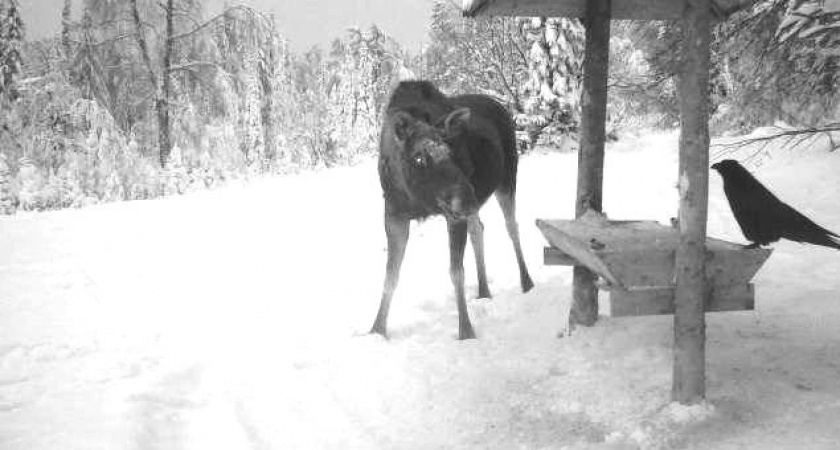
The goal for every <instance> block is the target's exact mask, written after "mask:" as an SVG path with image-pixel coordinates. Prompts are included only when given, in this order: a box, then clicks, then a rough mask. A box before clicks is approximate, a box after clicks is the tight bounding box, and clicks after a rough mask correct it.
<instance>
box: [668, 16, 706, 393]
mask: <svg viewBox="0 0 840 450" xmlns="http://www.w3.org/2000/svg"><path fill="white" fill-rule="evenodd" d="M682 29H683V48H682V51H681V53H682V55H683V61H682V63H681V64H680V67H681V71H680V73H679V75H678V79H677V89H678V96H679V104H680V122H681V124H680V125H681V129H680V144H679V145H680V151H679V153H680V162H679V178H678V180H679V181H678V185H679V191H680V211H679V225H680V238H679V245H678V247H677V252H676V264H675V275H676V281H677V283H676V285H677V286H676V292H675V296H676V298H675V313H674V372H673V380H672V381H673V384H672V390H671V398H672V400H674V401H677V402H680V403H683V404H691V403H697V402H699V401H702V400H703V398H704V397H705V395H706V319H705V315H704V314H703V311H704V305H705V304H706V298H707V296H708V295H709V292H708V289H707V286H706V285H707V283H706V276H705V270H706V269H705V265H706V244H705V243H706V219H707V214H708V201H709V42H710V14H709V0H688V1H687V7H686V10H685V16H684V20H683V21H682Z"/></svg>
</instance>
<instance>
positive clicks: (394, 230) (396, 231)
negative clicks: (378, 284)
mask: <svg viewBox="0 0 840 450" xmlns="http://www.w3.org/2000/svg"><path fill="white" fill-rule="evenodd" d="M409 230H410V228H409V220H408V219H402V218H397V217H393V216H391V215H389V214H387V213H386V214H385V236H386V237H387V239H388V263H387V265H386V266H385V284H384V286H383V287H382V300H381V301H380V303H379V312H378V313H377V314H376V320H375V321H374V322H373V327H372V328H371V329H370V332H371V333H377V334H381V335H382V336H383V337H387V336H388V310H389V309H390V308H391V298H392V297H393V296H394V290H396V289H397V282H398V281H399V278H400V266H401V265H402V261H403V256H405V247H406V245H407V243H408V233H409ZM462 253H463V252H462Z"/></svg>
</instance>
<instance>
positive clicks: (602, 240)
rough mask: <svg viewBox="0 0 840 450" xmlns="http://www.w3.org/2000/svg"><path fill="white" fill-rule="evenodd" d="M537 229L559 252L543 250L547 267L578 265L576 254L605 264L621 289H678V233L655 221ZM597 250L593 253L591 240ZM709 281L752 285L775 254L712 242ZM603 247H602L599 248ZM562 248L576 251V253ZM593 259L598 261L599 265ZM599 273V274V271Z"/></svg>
mask: <svg viewBox="0 0 840 450" xmlns="http://www.w3.org/2000/svg"><path fill="white" fill-rule="evenodd" d="M537 226H538V227H539V228H540V230H541V231H543V234H544V235H545V236H546V239H547V240H548V241H549V243H550V244H551V245H552V246H553V247H554V248H555V249H556V253H555V252H552V251H550V250H548V249H547V250H545V252H546V253H545V257H544V258H545V259H544V260H545V263H546V264H556V265H575V264H578V262H577V260H576V256H575V255H580V253H581V252H582V253H584V254H585V257H586V258H585V259H584V260H583V261H582V262H581V263H582V264H584V265H586V266H587V267H590V268H594V267H601V264H603V266H604V267H606V269H598V270H604V271H605V270H608V271H609V272H610V273H611V274H612V275H613V276H614V277H615V278H616V279H617V280H618V281H619V285H622V286H626V287H628V288H630V287H639V286H671V285H674V284H675V275H674V261H675V252H676V245H677V241H678V239H677V237H678V236H677V234H676V230H673V229H671V228H669V227H665V226H662V225H660V224H657V223H656V222H642V221H623V222H617V221H608V222H604V223H600V222H598V221H593V220H592V219H586V218H582V219H579V220H574V221H568V220H538V221H537ZM592 239H595V241H597V243H598V245H597V247H599V248H593V247H592V245H591V240H592ZM706 243H707V249H708V254H707V263H706V278H707V279H708V280H709V282H710V283H712V284H715V285H730V284H745V283H748V282H749V281H750V280H751V279H752V278H753V277H754V276H755V274H756V273H757V272H758V270H759V269H760V268H761V266H762V264H764V262H765V261H766V260H767V258H768V257H769V256H770V254H771V253H772V250H770V249H763V248H755V249H746V248H744V247H743V246H742V245H739V244H734V243H731V242H727V241H723V240H719V239H713V238H709V239H707V241H706ZM601 246H603V248H600V247H601ZM561 248H566V249H570V248H575V249H577V250H578V253H575V252H571V253H570V252H569V251H563V250H561ZM594 260H597V262H595V261H594ZM598 273H599V274H600V272H598Z"/></svg>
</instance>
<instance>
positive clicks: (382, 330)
mask: <svg viewBox="0 0 840 450" xmlns="http://www.w3.org/2000/svg"><path fill="white" fill-rule="evenodd" d="M370 334H378V335H380V336H382V337H383V338H385V339H388V333H387V332H386V331H385V327H384V326H380V325H379V324H374V325H373V328H371V329H370Z"/></svg>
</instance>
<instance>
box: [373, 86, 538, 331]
mask: <svg viewBox="0 0 840 450" xmlns="http://www.w3.org/2000/svg"><path fill="white" fill-rule="evenodd" d="M517 160H518V155H517V152H516V138H515V132H514V125H513V120H512V119H511V117H510V114H509V113H508V112H507V110H506V109H505V108H504V107H503V106H502V105H501V104H499V103H498V102H496V101H495V100H493V99H492V98H490V97H487V96H484V95H459V96H453V97H448V96H446V95H444V94H443V93H441V92H440V91H439V90H438V89H437V88H436V87H435V86H434V85H433V84H431V83H430V82H428V81H404V82H401V83H400V84H399V85H398V86H397V87H396V89H394V92H393V93H392V94H391V99H390V101H389V103H388V108H387V111H386V114H385V117H384V119H383V124H382V130H381V133H380V142H379V180H380V183H381V185H382V191H383V194H384V199H385V234H386V237H387V241H388V260H387V264H386V267H385V283H384V286H383V290H382V299H381V302H380V305H379V311H378V313H377V315H376V319H375V321H374V324H373V328H372V329H371V333H379V334H381V335H383V336H386V335H387V322H388V310H389V308H390V304H391V298H392V297H393V294H394V290H395V289H396V287H397V281H398V278H399V272H400V266H401V265H402V260H403V256H404V255H405V248H406V244H407V243H408V235H409V223H410V221H411V220H414V219H424V218H426V217H429V216H432V215H438V214H441V215H443V216H444V217H445V218H446V225H447V228H448V231H449V251H450V260H449V274H450V277H451V279H452V284H453V287H454V289H455V300H456V303H457V307H458V322H459V326H458V337H459V339H469V338H474V337H475V332H474V330H473V326H472V323H471V322H470V318H469V314H468V312H467V305H466V299H465V296H464V249H465V247H466V241H467V234H469V236H470V240H471V242H472V247H473V250H474V252H475V260H476V269H477V270H476V272H477V274H478V296H479V297H490V290H489V288H488V286H487V275H486V271H485V266H484V237H483V234H484V233H483V230H484V225H483V224H482V223H481V220H480V219H479V217H478V210H479V209H480V208H481V206H482V205H483V204H484V203H485V202H486V201H487V199H488V198H489V197H490V195H491V194H494V193H495V195H496V199H497V200H498V201H499V205H500V206H501V209H502V213H503V214H504V217H505V224H506V227H507V231H508V235H509V236H510V239H511V241H512V242H513V248H514V252H515V254H516V261H517V263H518V265H519V276H520V283H521V286H522V291H523V292H527V291H528V290H529V289H531V288H532V287H533V282H532V281H531V277H530V275H529V274H528V269H527V267H526V266H525V260H524V258H523V256H522V248H521V244H520V240H519V227H518V225H517V223H516V217H515V215H516V202H515V195H516V169H517Z"/></svg>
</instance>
